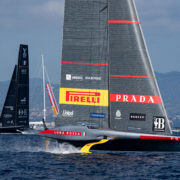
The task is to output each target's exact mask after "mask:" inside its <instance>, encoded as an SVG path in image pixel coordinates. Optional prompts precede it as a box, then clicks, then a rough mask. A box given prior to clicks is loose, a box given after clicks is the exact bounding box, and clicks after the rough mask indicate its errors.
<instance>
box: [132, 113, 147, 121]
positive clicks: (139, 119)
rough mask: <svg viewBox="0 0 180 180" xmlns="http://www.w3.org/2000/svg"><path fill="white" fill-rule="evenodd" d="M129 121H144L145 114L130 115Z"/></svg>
mask: <svg viewBox="0 0 180 180" xmlns="http://www.w3.org/2000/svg"><path fill="white" fill-rule="evenodd" d="M129 119H130V120H137V121H145V120H146V114H140V113H130V115H129Z"/></svg>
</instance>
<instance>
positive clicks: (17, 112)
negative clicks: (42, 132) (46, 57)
mask: <svg viewBox="0 0 180 180" xmlns="http://www.w3.org/2000/svg"><path fill="white" fill-rule="evenodd" d="M28 128H29V55H28V46H27V45H20V48H19V56H18V64H16V65H15V66H14V71H13V74H12V78H11V82H10V85H9V88H8V92H7V95H6V99H5V102H4V106H3V109H2V113H1V117H0V133H20V132H22V131H23V130H25V129H28Z"/></svg>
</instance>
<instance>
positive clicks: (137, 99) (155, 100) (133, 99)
mask: <svg viewBox="0 0 180 180" xmlns="http://www.w3.org/2000/svg"><path fill="white" fill-rule="evenodd" d="M110 101H111V102H124V103H148V104H162V101H161V98H160V96H150V95H132V94H111V95H110Z"/></svg>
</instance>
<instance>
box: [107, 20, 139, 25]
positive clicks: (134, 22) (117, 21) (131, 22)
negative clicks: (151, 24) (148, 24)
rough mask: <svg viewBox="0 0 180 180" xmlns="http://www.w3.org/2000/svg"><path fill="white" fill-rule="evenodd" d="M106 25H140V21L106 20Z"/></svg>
mask: <svg viewBox="0 0 180 180" xmlns="http://www.w3.org/2000/svg"><path fill="white" fill-rule="evenodd" d="M108 23H121V24H140V21H128V20H108Z"/></svg>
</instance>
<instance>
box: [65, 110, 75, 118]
mask: <svg viewBox="0 0 180 180" xmlns="http://www.w3.org/2000/svg"><path fill="white" fill-rule="evenodd" d="M62 116H63V117H73V116H74V111H68V110H63V112H62Z"/></svg>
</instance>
